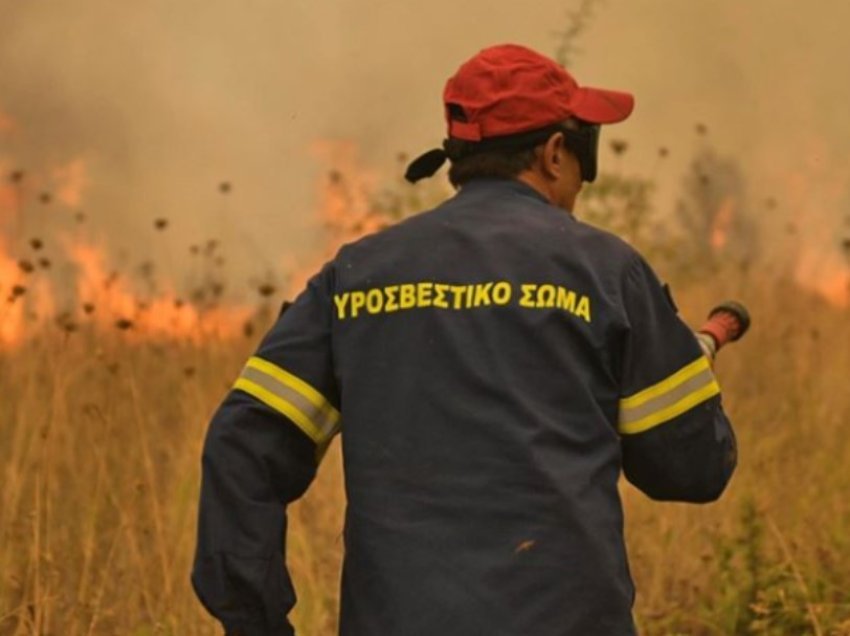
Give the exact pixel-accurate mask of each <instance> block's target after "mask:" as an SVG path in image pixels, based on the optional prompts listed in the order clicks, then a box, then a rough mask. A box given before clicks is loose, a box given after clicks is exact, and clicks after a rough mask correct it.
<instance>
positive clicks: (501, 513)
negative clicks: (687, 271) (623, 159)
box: [192, 45, 736, 636]
mask: <svg viewBox="0 0 850 636" xmlns="http://www.w3.org/2000/svg"><path fill="white" fill-rule="evenodd" d="M444 102H445V116H446V122H447V133H448V135H447V138H446V140H445V142H444V144H443V147H441V148H438V149H435V150H433V151H430V152H428V153H426V154H425V155H423V156H422V157H420V158H419V159H417V160H416V161H414V162H413V163H412V164H411V166H410V168H409V170H408V174H407V176H408V178H409V179H410V180H412V181H415V180H418V179H421V178H424V177H427V176H430V175H432V174H434V173H435V172H436V171H437V170H438V169H439V167H440V165H441V164H442V163H443V162H444V161H446V160H449V162H450V168H449V179H450V180H451V182H452V183H453V184H454V185H455V186H456V188H457V193H456V194H455V195H454V196H453V197H452V198H450V199H449V200H447V201H445V202H444V203H442V204H441V205H439V206H438V207H436V208H435V209H433V210H430V211H427V212H423V213H421V214H418V215H415V216H413V217H410V218H408V219H406V220H404V221H402V222H400V223H398V224H396V225H394V226H392V227H390V228H387V229H385V230H383V231H381V232H378V233H375V234H372V235H369V236H367V237H365V238H363V239H361V240H358V241H356V242H353V243H351V244H348V245H345V246H343V247H342V248H341V249H340V250H339V252H338V253H337V254H336V256H335V258H334V259H333V260H332V261H330V262H329V263H327V264H326V265H325V266H324V268H322V269H321V271H320V272H318V273H317V274H316V275H315V276H314V277H313V278H312V279H311V280H310V281H309V283H308V284H307V286H306V289H305V290H304V291H303V292H302V293H301V294H300V295H299V296H298V297H297V299H296V300H295V301H294V303H293V304H292V305H291V306H290V307H289V308H288V309H287V310H286V311H285V312H283V313H282V314H281V316H280V317H279V318H278V320H277V322H276V324H274V326H273V327H272V328H271V330H270V331H269V332H268V334H267V335H266V336H265V338H264V339H263V340H262V342H261V344H260V345H259V348H258V349H257V351H256V354H255V355H254V356H252V357H251V358H250V359H249V360H248V361H247V363H246V364H245V367H244V369H242V371H241V374H240V375H239V377H238V379H237V380H236V382H235V384H234V386H233V390H232V391H231V392H230V393H229V394H228V395H227V396H226V398H225V399H224V402H223V403H222V404H221V406H220V407H219V409H218V410H217V412H216V413H215V415H214V417H213V418H212V422H211V423H210V426H209V431H208V433H207V437H206V442H205V446H204V451H203V480H202V482H203V483H202V489H201V497H200V515H199V530H198V542H197V553H196V557H195V562H194V569H193V572H192V582H193V584H194V587H195V590H196V592H197V594H198V596H199V598H200V600H201V601H202V602H203V604H204V605H205V606H206V608H207V609H208V610H209V611H210V612H211V613H212V614H214V615H215V616H216V617H217V618H218V619H219V620H220V621H221V622H222V623H223V624H224V626H225V628H226V630H227V633H229V634H234V635H235V634H243V635H246V636H267V635H275V636H277V635H284V634H292V633H293V629H292V627H291V626H290V623H289V622H288V619H287V614H288V612H289V611H290V610H291V609H292V607H293V605H294V603H295V593H294V591H293V586H292V583H291V581H290V578H289V575H288V573H287V570H286V566H285V558H284V555H285V547H284V545H285V536H286V514H285V508H286V505H287V504H289V503H290V502H292V501H294V500H295V499H297V498H299V497H300V496H301V495H302V494H303V493H304V491H305V490H306V489H307V488H308V486H309V485H310V483H311V481H312V480H313V478H314V476H315V473H316V468H317V465H318V464H319V462H320V460H321V457H322V455H323V453H324V451H325V449H326V448H327V446H328V444H329V443H330V441H331V439H332V438H333V437H334V436H335V435H336V434H337V433H341V438H342V452H343V461H344V467H345V486H346V494H347V509H346V515H345V528H344V542H345V559H344V565H343V572H342V581H341V610H340V633H341V634H343V635H344V636H420V635H421V636H477V635H487V636H495V635H503V636H526V635H534V636H550V635H551V636H565V635H566V636H593V635H604V636H608V635H611V636H620V635H624V634H634V633H635V631H634V630H635V628H634V625H633V621H632V616H631V608H632V603H633V599H634V588H633V585H632V580H631V578H630V575H629V567H628V561H627V557H626V550H625V546H624V540H623V511H622V506H621V502H620V497H619V494H618V489H617V484H618V480H619V478H620V475H621V473H624V474H625V477H626V478H627V479H628V480H629V481H630V482H631V483H632V484H634V485H635V486H636V487H637V488H639V489H640V490H642V491H643V492H644V493H646V494H647V495H648V496H649V497H651V498H653V499H657V500H662V501H686V502H709V501H713V500H715V499H716V498H717V497H718V496H719V495H720V494H721V492H722V491H723V490H724V488H725V486H726V484H727V481H728V480H729V478H730V476H731V474H732V472H733V470H734V467H735V462H736V459H735V457H736V454H735V438H734V435H733V432H732V429H731V427H730V424H729V422H728V420H727V418H726V416H725V415H724V413H723V410H722V407H721V401H720V389H719V387H718V384H717V381H716V379H715V377H714V375H713V372H712V368H711V365H710V361H709V359H708V358H707V357H706V355H705V354H704V353H703V350H702V349H701V347H700V344H699V343H698V341H697V338H695V336H694V333H693V332H692V331H691V330H690V329H689V328H688V327H687V326H686V325H685V324H684V323H683V322H682V320H680V319H679V317H678V316H677V313H676V308H675V306H674V304H673V302H672V300H671V298H670V296H669V294H668V293H667V292H666V291H665V288H664V287H663V286H662V285H661V284H660V283H659V281H658V279H657V277H656V275H655V274H654V273H653V270H652V269H651V268H650V266H649V265H648V264H647V262H646V261H645V260H644V259H643V258H642V257H641V256H640V255H639V254H638V253H637V252H636V251H635V250H634V249H633V248H632V247H630V246H629V245H628V244H626V243H625V242H623V241H621V240H620V239H618V238H617V237H615V236H613V235H611V234H609V233H606V232H603V231H601V230H599V229H596V228H593V227H590V226H588V225H585V224H583V223H582V222H581V221H579V220H577V219H576V218H575V217H574V215H573V214H572V210H573V207H574V203H575V199H576V195H577V194H578V192H579V190H580V188H581V186H582V182H590V181H593V180H594V178H595V176H596V170H597V166H596V164H597V146H598V139H599V130H600V126H601V125H604V124H613V123H615V122H619V121H622V120H624V119H625V118H626V117H628V116H629V115H630V113H631V111H632V108H633V98H632V96H631V95H629V94H627V93H623V92H617V91H610V90H603V89H597V88H589V87H581V86H579V85H578V84H577V83H576V81H575V80H574V79H573V78H572V77H571V76H570V75H569V74H568V73H567V71H565V70H564V69H563V68H562V67H560V66H559V65H558V64H557V63H555V62H554V61H553V60H551V59H549V58H547V57H544V56H542V55H540V54H538V53H536V52H534V51H532V50H530V49H527V48H524V47H521V46H517V45H500V46H495V47H491V48H488V49H485V50H483V51H481V52H480V53H479V54H477V55H475V56H474V57H473V58H471V59H470V60H469V61H467V62H466V63H465V64H463V65H462V66H461V67H460V68H459V70H458V71H457V73H456V74H455V75H454V76H453V77H452V78H450V79H449V80H448V83H447V85H446V87H445V92H444Z"/></svg>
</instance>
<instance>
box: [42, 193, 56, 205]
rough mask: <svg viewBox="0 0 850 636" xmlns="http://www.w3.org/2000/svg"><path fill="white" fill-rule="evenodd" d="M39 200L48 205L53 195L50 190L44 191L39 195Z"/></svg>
mask: <svg viewBox="0 0 850 636" xmlns="http://www.w3.org/2000/svg"><path fill="white" fill-rule="evenodd" d="M38 200H39V201H41V202H42V203H43V204H44V205H47V204H48V203H50V202H51V201H53V195H51V194H50V193H49V192H42V193H41V194H40V195H39V196H38Z"/></svg>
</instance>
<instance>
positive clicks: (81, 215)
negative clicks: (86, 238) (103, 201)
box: [74, 210, 86, 223]
mask: <svg viewBox="0 0 850 636" xmlns="http://www.w3.org/2000/svg"><path fill="white" fill-rule="evenodd" d="M74 220H75V221H76V222H77V223H85V222H86V213H85V212H83V211H82V210H81V211H79V212H77V213H76V214H75V215H74Z"/></svg>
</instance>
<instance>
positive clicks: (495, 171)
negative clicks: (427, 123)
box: [447, 139, 534, 188]
mask: <svg viewBox="0 0 850 636" xmlns="http://www.w3.org/2000/svg"><path fill="white" fill-rule="evenodd" d="M466 143H468V142H464V141H460V140H455V139H452V140H449V141H448V144H466ZM447 150H449V152H450V154H455V153H453V152H452V151H453V150H457V151H459V152H457V153H456V155H461V157H460V158H459V159H453V160H452V162H451V166H450V167H449V181H450V182H451V184H452V185H453V186H454V187H456V188H459V187H460V186H462V185H464V184H465V183H468V182H469V181H472V180H473V179H513V178H515V177H516V176H518V175H519V174H520V173H521V172H523V171H524V170H527V169H528V168H530V167H531V166H532V164H533V163H534V148H533V147H532V148H521V149H515V148H500V149H498V150H496V149H494V150H488V151H486V152H475V153H472V154H465V153H464V152H463V150H462V149H461V148H457V149H455V148H447Z"/></svg>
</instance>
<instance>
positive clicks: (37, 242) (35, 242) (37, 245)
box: [30, 238, 44, 251]
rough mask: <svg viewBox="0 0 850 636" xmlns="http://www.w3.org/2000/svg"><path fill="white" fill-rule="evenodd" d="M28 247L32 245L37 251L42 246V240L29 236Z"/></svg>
mask: <svg viewBox="0 0 850 636" xmlns="http://www.w3.org/2000/svg"><path fill="white" fill-rule="evenodd" d="M30 247H32V248H33V249H34V250H35V251H38V250H40V249H41V248H42V247H44V242H43V241H42V240H41V239H40V238H31V239H30Z"/></svg>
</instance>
